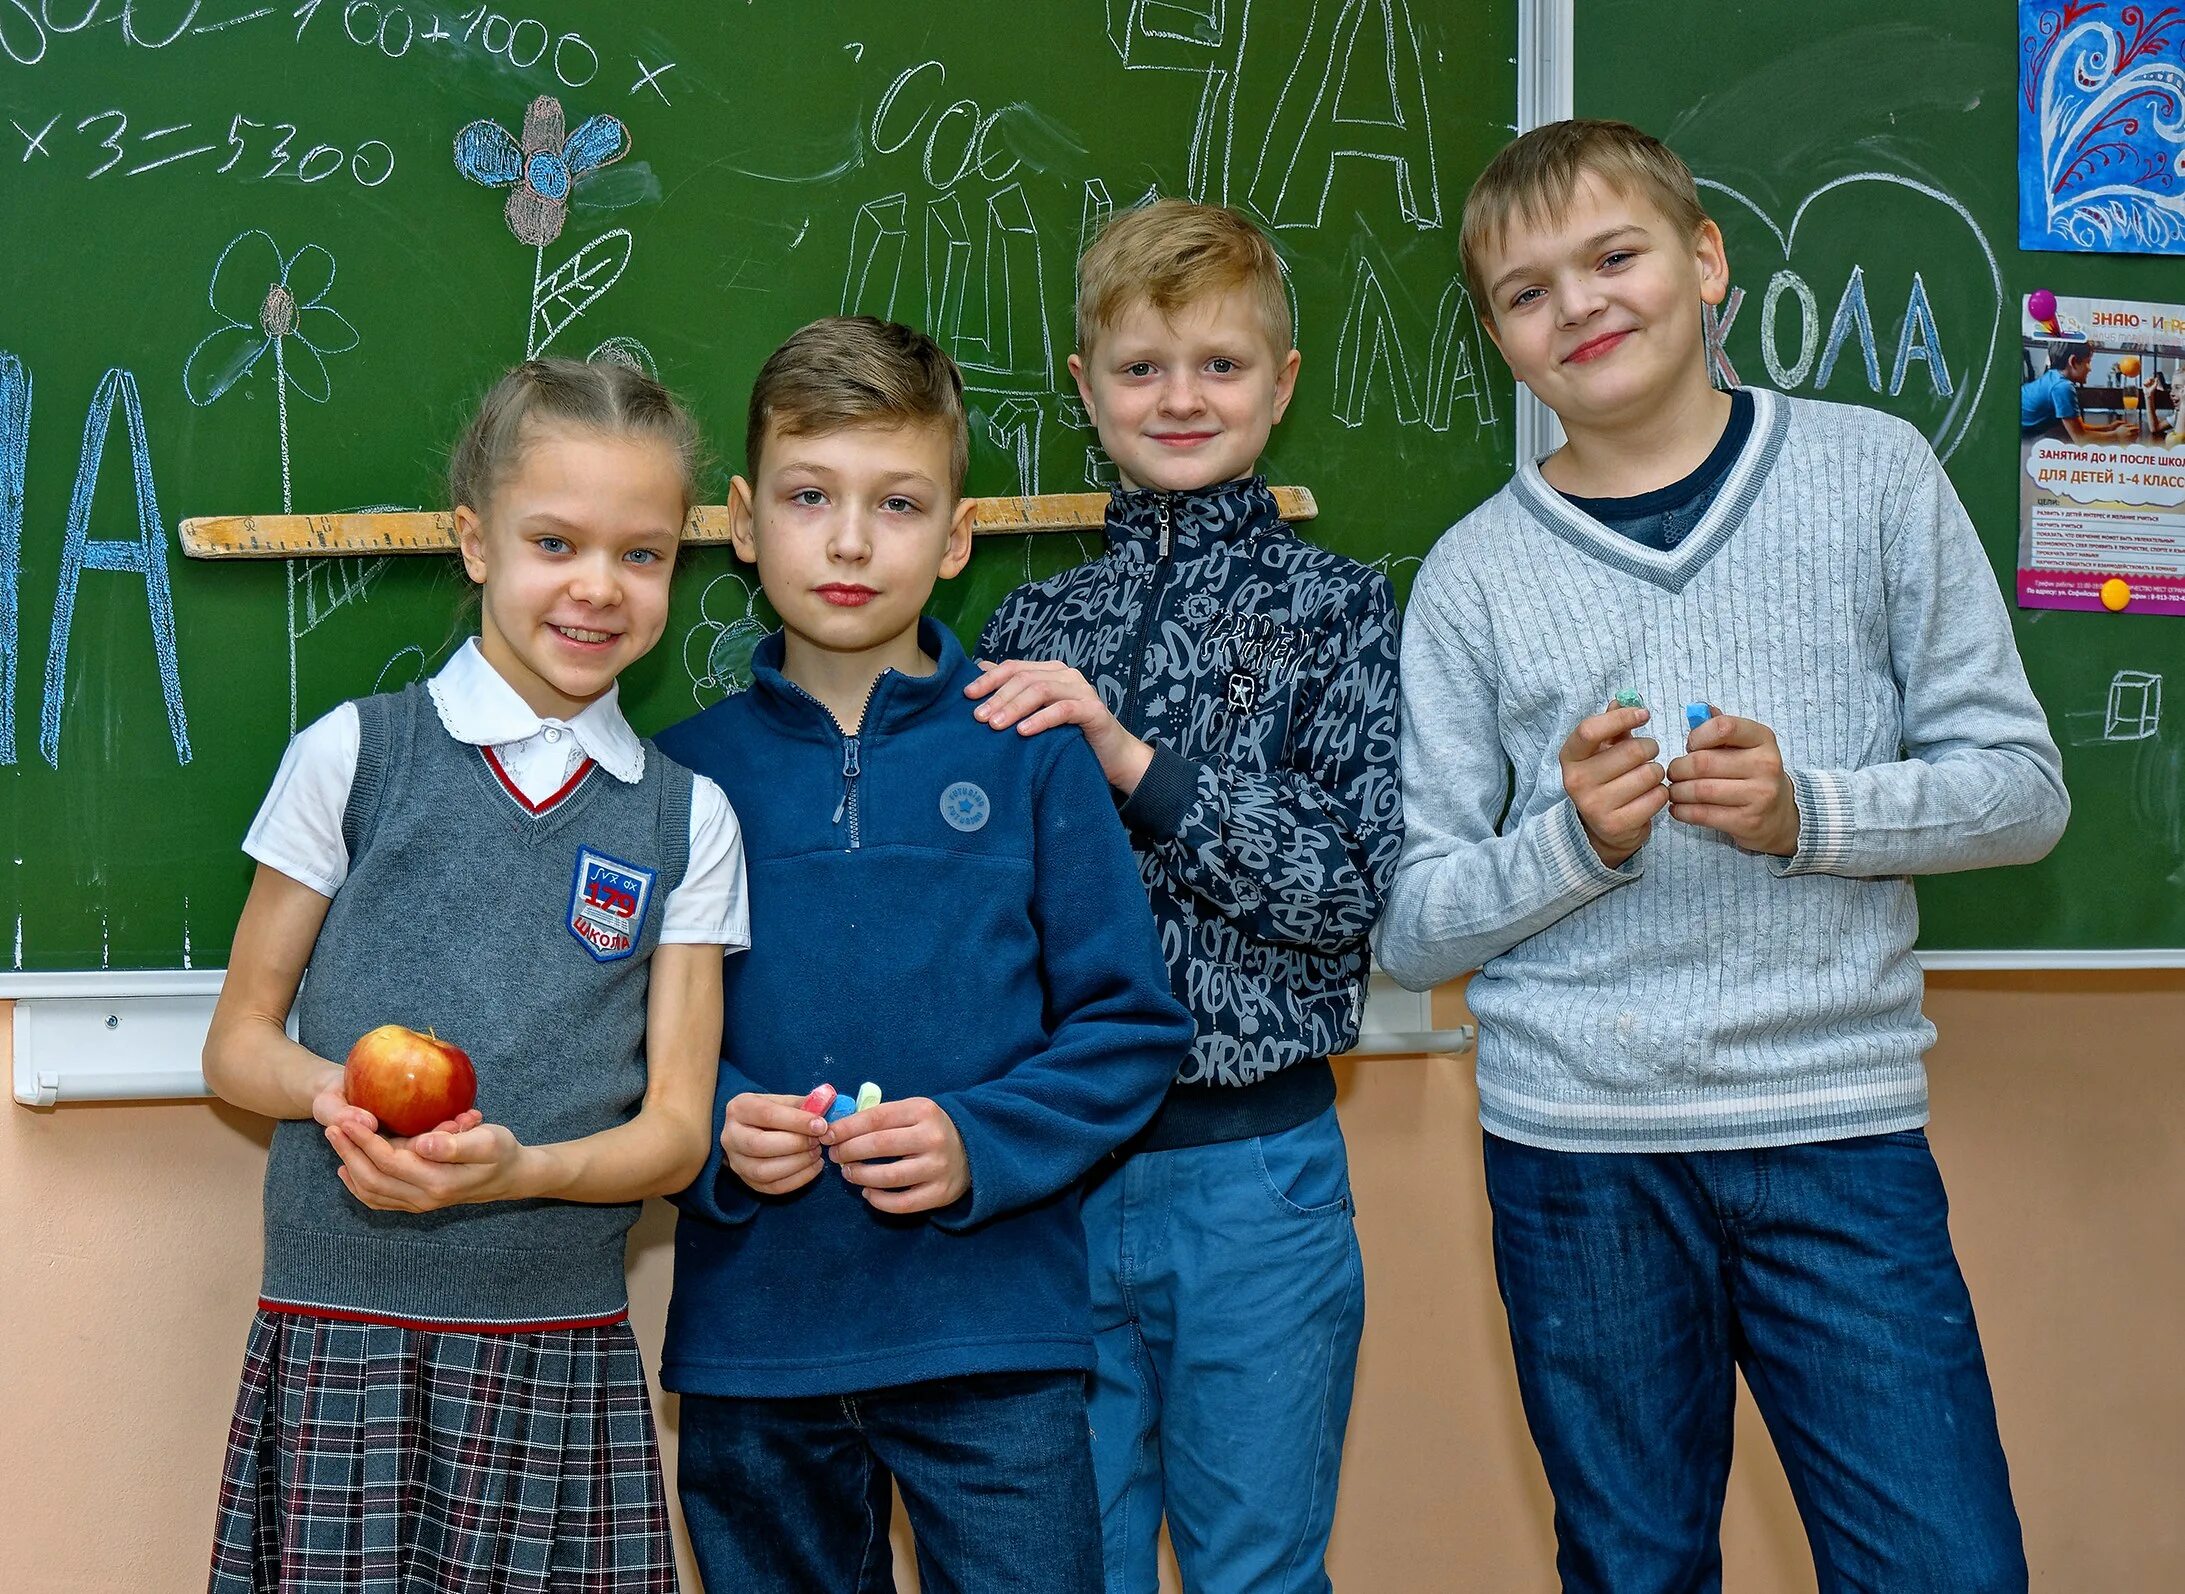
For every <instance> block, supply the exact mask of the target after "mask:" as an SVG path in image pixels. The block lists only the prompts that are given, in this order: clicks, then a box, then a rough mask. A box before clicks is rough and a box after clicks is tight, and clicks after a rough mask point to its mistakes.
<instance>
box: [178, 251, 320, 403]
mask: <svg viewBox="0 0 2185 1594" xmlns="http://www.w3.org/2000/svg"><path fill="white" fill-rule="evenodd" d="M333 286H334V257H333V256H332V255H330V254H328V253H327V252H326V251H325V250H324V249H322V248H320V247H319V246H318V245H317V244H305V245H304V246H303V247H302V248H301V249H299V250H297V251H296V252H295V253H294V254H292V255H286V256H284V255H283V254H282V253H281V247H280V245H279V244H277V243H275V242H274V241H273V237H272V235H271V234H270V233H265V232H261V231H259V230H258V229H256V228H253V229H251V230H250V231H249V232H246V233H244V234H242V235H241V236H240V237H238V238H236V239H234V240H232V241H231V242H230V243H229V244H228V246H227V248H225V249H223V250H221V251H220V258H219V260H218V261H216V262H214V264H213V268H212V291H211V293H210V295H209V296H208V302H209V303H210V304H211V305H212V308H213V310H214V312H215V313H216V314H218V316H219V317H220V325H219V326H217V327H215V328H213V329H212V331H210V332H208V333H206V334H205V336H204V337H203V338H201V339H199V340H198V344H197V347H196V348H194V349H192V350H190V357H189V358H188V359H187V360H185V361H184V362H183V365H182V390H183V391H184V392H185V393H187V394H188V395H189V397H190V402H191V403H192V404H196V405H199V406H203V405H207V404H210V403H212V402H213V400H215V399H217V398H218V397H220V395H221V394H223V393H225V392H226V391H227V390H228V389H229V388H231V387H233V386H234V385H235V384H236V383H237V382H240V381H241V380H242V379H243V378H244V377H245V376H247V375H249V374H250V372H251V370H252V368H253V367H255V366H256V365H257V363H258V362H259V361H260V360H262V359H264V358H265V356H266V351H267V350H269V349H271V350H273V351H274V354H275V359H274V364H275V366H276V368H277V369H278V370H279V372H280V379H281V382H282V384H283V385H284V386H286V387H292V388H294V389H295V390H296V391H297V392H298V393H301V394H302V395H303V396H304V397H305V398H307V399H310V400H311V401H312V402H313V403H314V404H324V403H325V402H326V400H327V397H328V395H329V394H330V392H331V391H332V389H331V388H330V386H329V384H328V381H327V375H326V358H325V357H326V356H327V355H329V354H346V353H347V352H348V351H349V350H351V349H353V348H355V347H356V346H357V329H356V328H355V327H353V326H351V325H350V324H349V322H348V320H347V318H346V317H344V316H343V315H342V313H341V312H340V311H339V310H336V309H335V308H334V307H333V306H332V305H330V304H328V303H326V295H327V293H328V291H329V290H330V289H332V287H333Z"/></svg>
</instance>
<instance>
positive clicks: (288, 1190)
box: [260, 686, 691, 1329]
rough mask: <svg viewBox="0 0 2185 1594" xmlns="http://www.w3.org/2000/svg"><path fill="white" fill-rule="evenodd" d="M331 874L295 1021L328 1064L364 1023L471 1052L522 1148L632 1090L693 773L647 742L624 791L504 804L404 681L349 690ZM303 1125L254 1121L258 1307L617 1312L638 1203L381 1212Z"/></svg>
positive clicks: (537, 1320)
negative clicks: (338, 883) (351, 734)
mask: <svg viewBox="0 0 2185 1594" xmlns="http://www.w3.org/2000/svg"><path fill="white" fill-rule="evenodd" d="M357 718H358V730H359V734H360V743H361V745H360V747H359V750H358V755H357V774H356V782H355V784H354V786H353V787H352V788H351V790H350V794H349V807H348V810H347V812H346V814H345V815H344V818H343V835H344V838H345V839H346V840H347V842H348V845H349V855H350V867H349V877H348V879H347V880H346V881H344V882H343V884H342V887H341V889H340V890H339V891H337V892H336V893H335V894H334V899H333V901H332V903H331V904H329V906H328V908H327V912H326V922H325V924H324V925H323V926H322V927H321V928H320V930H319V938H318V942H317V944H316V945H315V946H314V947H313V948H312V951H311V965H310V968H309V969H308V970H307V971H306V973H305V976H304V983H303V990H302V993H301V994H300V996H299V997H298V999H297V1003H296V1021H297V1033H298V1035H299V1037H300V1038H301V1039H302V1041H303V1044H304V1045H306V1046H308V1047H309V1048H310V1049H311V1050H312V1051H314V1052H316V1053H318V1055H319V1056H321V1057H325V1058H328V1059H330V1060H332V1061H335V1062H339V1061H340V1060H341V1059H343V1058H344V1057H346V1056H348V1054H349V1048H350V1047H351V1046H352V1045H353V1044H355V1042H356V1039H357V1037H358V1036H359V1035H361V1034H363V1033H364V1032H365V1031H366V1030H369V1029H373V1028H376V1027H377V1026H379V1025H381V1024H390V1023H393V1024H407V1025H409V1026H410V1027H411V1028H412V1029H419V1030H422V1029H431V1030H433V1031H435V1032H436V1033H438V1034H440V1035H442V1036H444V1037H446V1038H447V1039H449V1040H451V1041H454V1042H457V1043H458V1044H460V1045H461V1046H462V1047H463V1048H464V1049H465V1050H466V1051H468V1052H469V1053H470V1058H471V1062H472V1064H473V1066H474V1067H475V1068H476V1069H477V1073H478V1108H479V1110H480V1111H481V1112H483V1113H484V1114H485V1115H486V1117H487V1118H488V1120H490V1121H491V1122H494V1123H498V1124H506V1125H507V1126H508V1128H509V1129H510V1130H511V1131H513V1132H514V1134H515V1136H516V1138H517V1139H518V1140H520V1141H523V1142H524V1143H525V1144H527V1145H532V1144H541V1143H546V1142H552V1141H562V1140H575V1139H578V1138H581V1137H582V1136H585V1135H591V1134H597V1133H599V1132H600V1131H602V1130H605V1129H612V1128H614V1127H615V1126H617V1125H618V1124H623V1123H627V1122H629V1120H630V1119H632V1118H633V1117H635V1116H636V1115H637V1112H638V1109H639V1107H640V1106H641V1105H642V1103H643V1100H644V1095H645V1018H646V1011H647V997H648V993H649V989H650V983H649V978H648V974H647V966H648V964H649V962H650V960H651V957H652V953H653V949H654V947H655V946H656V945H657V944H658V942H659V939H660V921H661V916H662V913H663V906H662V905H663V903H664V902H665V900H666V898H667V896H668V894H669V893H670V892H672V891H673V890H675V888H676V887H677V886H679V885H681V884H682V881H683V873H684V871H685V869H686V868H687V867H688V865H689V861H690V857H689V855H690V794H691V777H690V772H689V771H688V770H685V769H683V768H681V767H680V766H678V765H676V764H673V763H671V762H669V761H668V760H667V759H665V758H662V757H661V756H660V755H659V753H658V752H657V751H655V750H654V749H652V748H651V747H649V746H648V747H647V748H646V755H645V769H644V774H643V776H642V777H641V778H640V779H639V780H638V781H636V782H635V783H632V784H624V783H623V782H621V781H618V780H616V779H614V778H613V777H612V776H610V775H608V774H607V772H606V771H604V770H602V769H598V768H588V769H587V771H586V772H585V773H583V774H581V775H580V776H579V777H578V778H577V779H576V780H574V781H572V782H571V784H570V785H569V786H568V787H565V788H564V789H563V791H562V793H561V794H560V795H559V796H558V797H557V798H551V799H549V800H548V801H547V802H546V803H544V804H538V805H533V804H529V803H527V802H524V801H522V800H520V798H519V797H518V796H517V795H515V794H514V793H513V791H512V790H511V789H510V788H509V787H508V786H507V784H506V783H505V782H504V781H503V779H502V777H501V776H500V775H499V774H498V773H497V772H496V766H494V765H493V764H491V763H489V762H488V761H487V757H486V754H485V751H484V749H482V748H478V747H471V746H466V745H464V744H462V743H460V742H457V741H456V740H455V739H454V738H453V737H451V736H449V735H448V733H447V732H446V731H445V730H444V729H443V728H442V727H441V724H440V721H439V719H438V718H437V717H436V716H435V713H434V710H433V707H432V704H431V702H430V701H429V700H428V698H427V696H426V693H425V689H424V688H423V687H422V686H412V687H409V688H408V689H407V690H405V691H403V692H400V693H397V694H394V695H392V696H385V697H370V698H364V699H361V700H360V701H359V702H358V704H357ZM338 1167H339V1162H338V1160H337V1159H336V1157H335V1155H334V1151H333V1148H332V1147H330V1146H329V1145H328V1144H327V1143H326V1136H325V1132H324V1131H323V1130H322V1129H321V1128H320V1127H319V1125H318V1124H317V1123H316V1122H315V1121H314V1120H312V1119H308V1118H305V1119H300V1120H291V1121H287V1122H284V1123H282V1124H280V1125H279V1126H277V1127H276V1128H275V1130H274V1132H273V1151H272V1156H271V1157H270V1158H269V1159H268V1161H267V1165H266V1186H265V1205H266V1221H265V1273H264V1281H263V1283H262V1284H261V1286H260V1301H261V1304H262V1305H264V1306H265V1307H267V1308H268V1309H271V1310H276V1311H290V1312H305V1313H323V1314H332V1315H346V1316H362V1317H369V1318H378V1319H384V1320H390V1321H395V1322H402V1323H412V1324H418V1325H431V1326H442V1327H449V1328H471V1329H512V1328H540V1327H555V1326H574V1325H577V1324H585V1323H595V1322H605V1321H612V1320H614V1319H617V1318H619V1317H621V1316H622V1315H623V1313H624V1311H625V1310H626V1307H627V1295H626V1292H625V1288H624V1284H623V1248H624V1241H625V1239H626V1237H627V1235H628V1233H629V1229H630V1225H631V1224H632V1223H633V1222H635V1221H636V1219H637V1214H638V1205H639V1204H638V1203H637V1202H635V1201H628V1202H616V1203H612V1204H602V1205H591V1204H585V1203H580V1202H574V1201H557V1200H544V1199H541V1200H524V1201H490V1202H483V1203H479V1204H477V1205H470V1206H456V1207H447V1208H444V1209H442V1210H440V1211H437V1212H424V1213H415V1212H378V1211H374V1210H372V1209H370V1208H368V1207H366V1206H364V1205H362V1204H361V1203H359V1202H358V1201H357V1200H356V1198H355V1197H353V1196H351V1195H350V1194H349V1192H348V1191H347V1190H346V1189H345V1188H343V1186H342V1184H341V1182H340V1180H339V1179H338V1178H337V1177H336V1169H337V1168H338Z"/></svg>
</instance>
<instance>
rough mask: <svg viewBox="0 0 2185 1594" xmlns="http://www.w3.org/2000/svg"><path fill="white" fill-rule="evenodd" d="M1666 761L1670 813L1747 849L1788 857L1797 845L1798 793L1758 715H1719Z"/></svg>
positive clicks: (1779, 748) (1777, 749)
mask: <svg viewBox="0 0 2185 1594" xmlns="http://www.w3.org/2000/svg"><path fill="white" fill-rule="evenodd" d="M1684 746H1685V753H1684V756H1683V757H1682V758H1678V759H1674V760H1672V761H1671V762H1670V765H1669V817H1670V818H1672V819H1677V820H1681V821H1683V822H1684V823H1685V824H1688V825H1699V826H1702V827H1704V828H1705V829H1708V830H1719V831H1721V832H1722V833H1723V834H1724V835H1726V836H1728V837H1729V838H1730V839H1731V840H1732V841H1734V842H1736V843H1737V844H1738V845H1739V846H1740V847H1743V848H1744V849H1745V850H1746V851H1747V852H1759V853H1765V854H1767V855H1768V856H1769V857H1772V858H1788V857H1790V856H1791V855H1792V854H1793V853H1795V852H1797V850H1798V798H1797V793H1796V789H1795V788H1794V787H1793V786H1792V785H1791V779H1790V772H1789V771H1788V770H1786V769H1784V767H1783V750H1782V748H1781V747H1779V746H1777V745H1776V740H1775V732H1773V731H1771V730H1769V729H1768V727H1767V726H1765V725H1763V724H1761V723H1760V721H1758V720H1749V719H1739V718H1738V717H1737V716H1735V715H1733V714H1717V715H1716V716H1715V717H1714V718H1713V719H1710V720H1707V721H1705V722H1703V723H1702V724H1701V725H1700V726H1699V727H1698V729H1696V730H1694V731H1693V732H1692V734H1691V736H1690V737H1689V738H1688V739H1687V740H1686V742H1685V744H1684Z"/></svg>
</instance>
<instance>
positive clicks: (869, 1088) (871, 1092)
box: [857, 1079, 880, 1112]
mask: <svg viewBox="0 0 2185 1594" xmlns="http://www.w3.org/2000/svg"><path fill="white" fill-rule="evenodd" d="M879 1105H880V1087H879V1086H878V1085H876V1084H874V1083H873V1082H872V1081H871V1080H869V1079H868V1080H866V1081H865V1083H864V1084H862V1085H860V1086H858V1087H857V1110H858V1111H859V1112H871V1111H872V1110H873V1109H874V1108H875V1107H877V1106H879Z"/></svg>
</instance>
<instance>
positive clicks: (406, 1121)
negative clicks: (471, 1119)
mask: <svg viewBox="0 0 2185 1594" xmlns="http://www.w3.org/2000/svg"><path fill="white" fill-rule="evenodd" d="M348 1066H349V1088H348V1096H349V1100H350V1103H351V1104H352V1105H354V1106H358V1107H362V1108H363V1109H364V1110H365V1111H366V1112H368V1113H370V1114H371V1115H372V1116H373V1117H374V1118H377V1119H378V1120H379V1127H380V1128H381V1129H383V1130H384V1131H386V1132H387V1133H388V1134H391V1135H421V1134H423V1133H424V1132H425V1131H426V1130H428V1129H431V1128H433V1127H434V1126H435V1125H437V1124H442V1123H445V1122H446V1121H447V1120H448V1119H450V1118H454V1117H457V1116H459V1115H460V1114H462V1113H465V1112H468V1111H469V1110H470V1105H471V1103H472V1102H473V1101H475V1100H476V1099H477V1096H478V1075H477V1074H476V1073H475V1072H474V1071H473V1070H472V1068H471V1066H470V1054H469V1053H467V1052H465V1051H464V1050H463V1049H462V1048H461V1047H460V1046H452V1045H450V1044H449V1043H448V1042H446V1041H444V1040H442V1039H441V1038H440V1037H439V1036H437V1035H420V1034H419V1033H418V1032H417V1031H416V1030H414V1029H408V1028H405V1027H404V1026H402V1025H400V1024H382V1025H380V1026H379V1028H377V1029H375V1030H367V1031H366V1032H365V1033H364V1034H362V1035H360V1036H358V1037H357V1043H356V1045H354V1046H352V1047H350V1048H349V1065H348Z"/></svg>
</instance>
